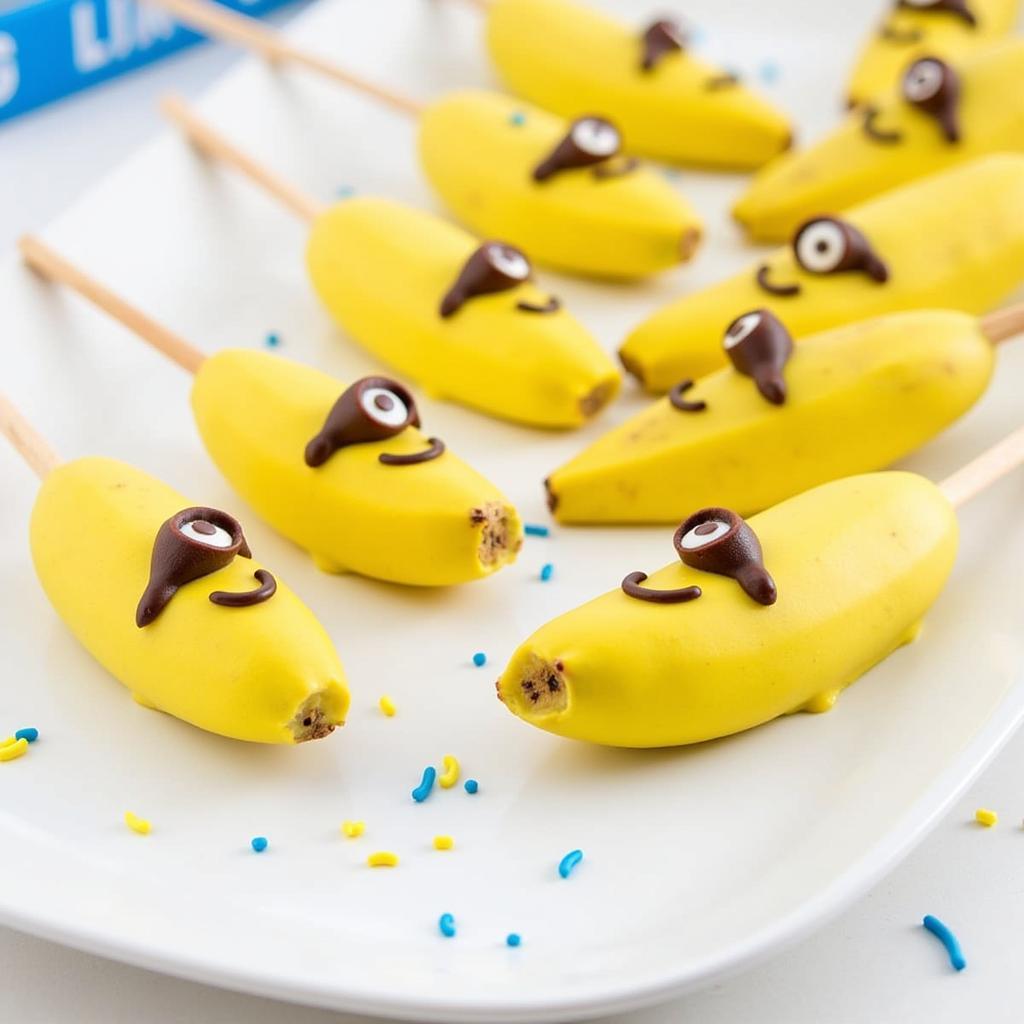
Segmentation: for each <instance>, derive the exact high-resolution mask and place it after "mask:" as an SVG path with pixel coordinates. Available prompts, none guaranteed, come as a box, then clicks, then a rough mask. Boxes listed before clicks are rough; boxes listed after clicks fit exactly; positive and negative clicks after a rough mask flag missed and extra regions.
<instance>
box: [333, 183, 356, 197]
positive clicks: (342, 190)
mask: <svg viewBox="0 0 1024 1024" xmlns="http://www.w3.org/2000/svg"><path fill="white" fill-rule="evenodd" d="M355 194H356V190H355V189H354V188H353V187H352V186H351V185H342V186H340V187H339V188H338V191H337V192H335V195H336V196H337V197H338V198H339V199H348V198H350V197H351V196H354V195H355Z"/></svg>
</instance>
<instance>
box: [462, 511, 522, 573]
mask: <svg viewBox="0 0 1024 1024" xmlns="http://www.w3.org/2000/svg"><path fill="white" fill-rule="evenodd" d="M469 521H470V523H472V524H473V525H474V526H477V527H479V529H480V544H479V547H478V549H477V557H478V558H479V559H480V564H481V565H482V566H484V567H485V568H486V569H498V568H500V567H501V566H503V565H505V564H507V563H508V562H511V561H513V559H514V558H515V556H516V555H517V554H518V553H519V549H520V548H521V547H522V546H523V527H522V524H521V523H520V521H519V516H518V514H517V513H516V510H515V509H514V508H512V506H511V505H506V504H505V503H504V502H501V501H488V502H486V503H485V504H483V505H480V506H479V507H477V508H474V509H471V510H470V513H469Z"/></svg>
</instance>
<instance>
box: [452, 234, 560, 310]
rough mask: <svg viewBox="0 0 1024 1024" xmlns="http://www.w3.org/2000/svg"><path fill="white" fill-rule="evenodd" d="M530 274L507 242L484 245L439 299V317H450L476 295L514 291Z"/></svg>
mask: <svg viewBox="0 0 1024 1024" xmlns="http://www.w3.org/2000/svg"><path fill="white" fill-rule="evenodd" d="M532 275H533V267H532V266H530V261H529V260H528V259H527V258H526V253H524V252H523V251H522V250H521V249H517V248H516V247H515V246H514V245H509V244H508V243H507V242H497V241H493V240H491V241H488V242H484V243H483V244H482V245H480V246H478V247H477V248H476V249H474V250H473V252H472V253H470V256H469V259H467V260H466V262H465V263H463V264H462V268H461V269H460V270H459V274H458V277H456V278H455V283H454V284H453V285H452V286H451V288H449V289H448V291H447V292H446V293H445V296H444V298H443V299H442V300H441V316H442V317H445V318H447V317H450V316H454V315H455V314H456V313H457V312H458V311H459V310H460V309H461V308H462V307H463V306H464V305H465V304H466V303H467V302H468V301H469V300H470V299H472V298H475V297H476V296H478V295H494V294H496V293H497V292H507V291H511V289H513V288H518V287H519V285H521V284H523V283H524V282H525V281H528V280H529V279H530V277H531V276H532ZM556 301H557V300H556ZM533 312H543V310H539V309H538V310H534V311H533Z"/></svg>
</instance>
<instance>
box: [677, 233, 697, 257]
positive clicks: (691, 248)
mask: <svg viewBox="0 0 1024 1024" xmlns="http://www.w3.org/2000/svg"><path fill="white" fill-rule="evenodd" d="M700 242H701V232H700V229H699V228H687V229H686V230H685V231H684V232H683V234H682V236H681V237H680V239H679V261H680V262H681V263H686V262H687V261H689V260H690V259H691V258H692V257H693V254H694V253H695V252H696V251H697V249H698V248H700Z"/></svg>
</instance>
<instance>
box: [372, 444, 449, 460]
mask: <svg viewBox="0 0 1024 1024" xmlns="http://www.w3.org/2000/svg"><path fill="white" fill-rule="evenodd" d="M427 444H428V445H429V446H430V447H429V448H424V449H423V451H421V452H413V453H411V454H410V455H391V454H390V453H388V452H382V453H381V454H380V455H378V456H377V458H378V459H379V460H380V461H381V462H383V463H384V465H385V466H415V465H417V464H418V463H420V462H432V461H433V460H434V459H438V458H440V457H441V456H442V455H444V451H445V449H444V441H442V440H441V439H440V438H438V437H431V438H428V439H427Z"/></svg>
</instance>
